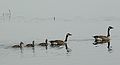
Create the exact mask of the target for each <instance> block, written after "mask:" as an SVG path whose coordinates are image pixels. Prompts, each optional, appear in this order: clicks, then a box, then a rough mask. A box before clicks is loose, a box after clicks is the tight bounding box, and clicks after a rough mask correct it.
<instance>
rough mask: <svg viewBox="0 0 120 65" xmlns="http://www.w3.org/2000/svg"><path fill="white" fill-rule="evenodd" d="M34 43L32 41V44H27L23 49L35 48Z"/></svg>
mask: <svg viewBox="0 0 120 65" xmlns="http://www.w3.org/2000/svg"><path fill="white" fill-rule="evenodd" d="M34 43H35V41H32V44H27V45H26V46H25V47H34V46H35V45H34Z"/></svg>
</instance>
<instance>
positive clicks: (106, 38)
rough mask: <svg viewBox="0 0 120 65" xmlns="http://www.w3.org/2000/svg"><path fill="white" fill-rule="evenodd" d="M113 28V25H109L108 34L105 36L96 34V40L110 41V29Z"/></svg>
mask: <svg viewBox="0 0 120 65" xmlns="http://www.w3.org/2000/svg"><path fill="white" fill-rule="evenodd" d="M111 29H113V27H112V26H109V27H108V30H107V36H103V35H96V36H93V37H94V38H95V42H101V41H109V40H110V38H109V37H110V30H111Z"/></svg>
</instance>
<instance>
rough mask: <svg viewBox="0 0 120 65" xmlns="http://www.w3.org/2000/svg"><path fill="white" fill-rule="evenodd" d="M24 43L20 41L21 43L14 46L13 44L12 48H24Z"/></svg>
mask: <svg viewBox="0 0 120 65" xmlns="http://www.w3.org/2000/svg"><path fill="white" fill-rule="evenodd" d="M22 44H24V43H23V42H20V45H14V46H12V48H22Z"/></svg>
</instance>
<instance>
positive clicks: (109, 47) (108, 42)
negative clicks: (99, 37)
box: [93, 41, 112, 53]
mask: <svg viewBox="0 0 120 65" xmlns="http://www.w3.org/2000/svg"><path fill="white" fill-rule="evenodd" d="M105 43H107V44H108V45H107V49H108V52H110V53H111V52H112V47H111V46H110V41H100V42H96V41H95V42H94V43H93V45H98V44H105Z"/></svg>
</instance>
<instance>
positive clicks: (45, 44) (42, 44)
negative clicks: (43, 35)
mask: <svg viewBox="0 0 120 65" xmlns="http://www.w3.org/2000/svg"><path fill="white" fill-rule="evenodd" d="M47 41H48V40H47V39H46V40H45V43H44V42H43V43H39V44H38V45H39V46H45V47H46V49H47V46H48V43H47Z"/></svg>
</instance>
